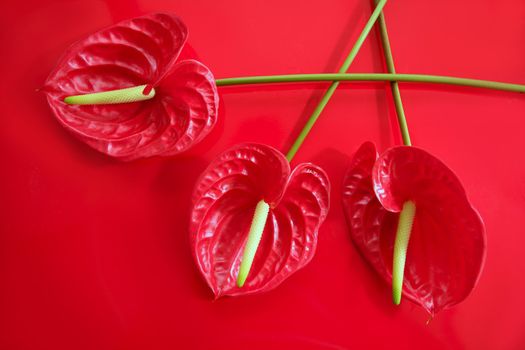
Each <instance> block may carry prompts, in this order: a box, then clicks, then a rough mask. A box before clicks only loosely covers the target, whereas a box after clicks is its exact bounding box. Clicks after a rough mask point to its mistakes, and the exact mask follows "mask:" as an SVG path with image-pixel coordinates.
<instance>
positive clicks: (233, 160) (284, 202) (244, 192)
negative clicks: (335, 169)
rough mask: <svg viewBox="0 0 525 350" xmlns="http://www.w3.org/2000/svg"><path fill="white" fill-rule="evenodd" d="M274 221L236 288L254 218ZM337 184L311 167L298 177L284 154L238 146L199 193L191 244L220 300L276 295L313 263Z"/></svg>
mask: <svg viewBox="0 0 525 350" xmlns="http://www.w3.org/2000/svg"><path fill="white" fill-rule="evenodd" d="M261 200H264V201H265V202H266V203H268V204H269V205H270V213H269V216H268V219H267V221H266V225H265V229H264V232H263V236H262V238H261V242H260V244H259V248H258V250H257V253H256V255H255V259H254V262H253V265H252V268H251V270H250V273H249V275H248V279H247V281H246V283H245V285H244V286H243V287H242V288H238V287H237V285H236V281H237V275H238V272H239V265H240V262H241V258H242V254H243V251H244V246H245V245H246V241H247V239H248V231H249V229H250V224H251V220H252V217H253V212H254V209H255V206H256V205H257V203H258V202H259V201H261ZM329 205H330V183H329V181H328V177H327V175H326V174H325V172H324V171H323V170H322V169H321V168H319V167H317V166H315V165H313V164H310V163H303V164H299V165H298V166H296V167H295V169H294V170H293V171H292V172H291V171H290V165H289V164H288V161H287V160H286V158H285V157H284V155H283V154H282V153H280V152H279V151H277V150H276V149H274V148H272V147H269V146H266V145H262V144H243V145H239V146H235V147H233V148H231V149H229V150H227V151H225V152H224V153H222V154H221V155H220V156H218V157H217V159H215V160H214V161H213V162H212V163H211V164H210V165H209V166H208V168H207V169H206V170H205V171H204V173H203V174H202V175H201V177H200V179H199V180H197V185H196V187H195V191H194V193H193V210H192V214H191V225H190V233H191V243H192V248H193V253H194V255H195V258H196V261H197V265H198V267H199V269H200V271H201V273H202V274H203V276H204V278H205V279H206V281H207V282H208V285H209V286H210V288H211V289H212V290H213V293H214V294H215V296H216V297H220V296H222V295H244V294H251V293H257V292H264V291H268V290H271V289H273V288H275V287H277V286H278V285H279V284H281V283H282V282H283V281H284V280H285V279H286V278H287V277H288V276H290V275H291V274H293V273H294V272H296V271H297V270H299V269H301V268H302V267H304V266H305V265H306V264H308V263H309V262H310V260H311V259H312V258H313V256H314V254H315V250H316V247H317V234H318V231H319V227H320V226H321V224H322V223H323V221H324V220H325V218H326V215H327V214H328V208H329Z"/></svg>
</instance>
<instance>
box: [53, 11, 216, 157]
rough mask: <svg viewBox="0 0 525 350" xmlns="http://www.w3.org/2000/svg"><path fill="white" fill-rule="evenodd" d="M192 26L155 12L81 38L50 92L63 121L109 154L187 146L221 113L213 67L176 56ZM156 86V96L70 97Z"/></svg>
mask: <svg viewBox="0 0 525 350" xmlns="http://www.w3.org/2000/svg"><path fill="white" fill-rule="evenodd" d="M187 35H188V33H187V29H186V27H185V25H184V23H182V21H181V20H180V19H179V18H178V17H176V16H173V15H168V14H160V13H157V14H151V15H146V16H143V17H139V18H134V19H131V20H127V21H123V22H121V23H118V24H116V25H113V26H110V27H108V28H105V29H102V30H100V31H98V32H96V33H94V34H92V35H90V36H88V37H87V38H85V39H83V40H81V41H79V42H77V43H75V44H73V45H72V46H71V47H70V48H69V49H68V50H67V52H66V53H65V54H64V56H63V57H62V58H61V60H60V62H59V63H58V64H57V66H56V68H55V70H54V71H53V72H52V73H51V74H50V76H49V77H48V79H47V81H46V84H45V88H44V91H45V92H46V93H47V99H48V103H49V105H50V107H51V109H52V110H53V112H54V114H55V116H56V117H57V119H58V120H59V121H60V122H61V123H62V125H64V126H65V127H66V128H67V129H68V130H69V131H71V132H72V133H73V134H74V135H75V136H77V137H78V138H80V139H81V140H83V141H84V142H85V143H87V144H88V145H90V146H91V147H93V148H95V149H97V150H98V151H100V152H103V153H105V154H108V155H111V156H114V157H118V158H120V159H125V160H130V159H135V158H141V157H149V156H154V155H173V154H177V153H180V152H183V151H185V150H187V149H188V148H190V147H191V146H192V145H193V144H195V143H196V142H198V141H200V140H201V139H202V138H203V137H204V136H206V135H207V134H208V133H209V132H210V130H211V128H212V127H213V126H214V124H215V122H216V118H217V108H218V101H219V98H218V94H217V88H216V86H215V80H214V77H213V75H212V73H211V72H210V70H209V69H208V68H206V67H205V66H204V65H203V64H201V63H199V62H197V61H194V60H188V61H182V62H176V60H177V57H178V56H179V54H180V51H181V50H182V48H183V46H184V44H185V42H186V38H187ZM143 84H150V85H152V86H154V87H155V89H156V95H155V97H154V98H153V99H151V100H147V101H141V102H133V103H125V104H108V105H67V104H65V103H64V102H63V100H64V98H65V97H67V96H70V95H79V94H88V93H94V92H101V91H109V90H116V89H122V88H127V87H131V86H137V85H143Z"/></svg>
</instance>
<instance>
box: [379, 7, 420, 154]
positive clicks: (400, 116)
mask: <svg viewBox="0 0 525 350" xmlns="http://www.w3.org/2000/svg"><path fill="white" fill-rule="evenodd" d="M378 22H379V31H380V36H381V43H382V46H383V55H384V57H385V61H386V67H387V70H388V73H391V74H395V73H396V68H395V66H394V57H393V56H392V49H391V47H390V40H389V39H388V31H387V29H386V21H385V15H384V14H383V13H382V12H381V15H380V16H379V21H378ZM390 88H391V90H392V96H393V97H394V105H395V107H396V114H397V121H398V123H399V128H400V130H401V136H402V138H403V143H404V144H405V145H406V146H410V145H412V142H411V141H410V134H409V132H408V124H407V120H406V117H405V110H404V108H403V102H402V101H401V93H400V92H399V84H398V82H397V81H392V82H390Z"/></svg>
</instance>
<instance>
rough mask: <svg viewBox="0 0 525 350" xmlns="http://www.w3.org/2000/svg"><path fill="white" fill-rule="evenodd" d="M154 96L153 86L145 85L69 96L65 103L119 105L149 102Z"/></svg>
mask: <svg viewBox="0 0 525 350" xmlns="http://www.w3.org/2000/svg"><path fill="white" fill-rule="evenodd" d="M154 96H155V89H154V88H153V87H152V86H151V85H149V84H145V85H139V86H133V87H129V88H125V89H118V90H110V91H103V92H95V93H92V94H84V95H74V96H68V97H66V98H65V99H64V102H65V103H67V104H69V105H101V104H117V103H130V102H136V101H144V100H149V99H151V98H153V97H154Z"/></svg>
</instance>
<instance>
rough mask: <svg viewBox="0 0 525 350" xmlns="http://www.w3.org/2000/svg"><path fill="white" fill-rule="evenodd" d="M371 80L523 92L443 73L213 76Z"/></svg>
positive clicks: (250, 80)
mask: <svg viewBox="0 0 525 350" xmlns="http://www.w3.org/2000/svg"><path fill="white" fill-rule="evenodd" d="M332 81H338V82H374V81H381V82H384V81H398V82H406V83H424V84H445V85H456V86H467V87H474V88H481V89H490V90H500V91H510V92H519V93H524V92H525V85H520V84H511V83H502V82H497V81H490V80H480V79H468V78H457V77H451V76H443V75H427V74H398V73H396V74H387V73H346V74H341V73H320V74H287V75H261V76H247V77H235V78H223V79H217V80H216V84H217V86H236V85H254V84H279V83H315V82H332Z"/></svg>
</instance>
